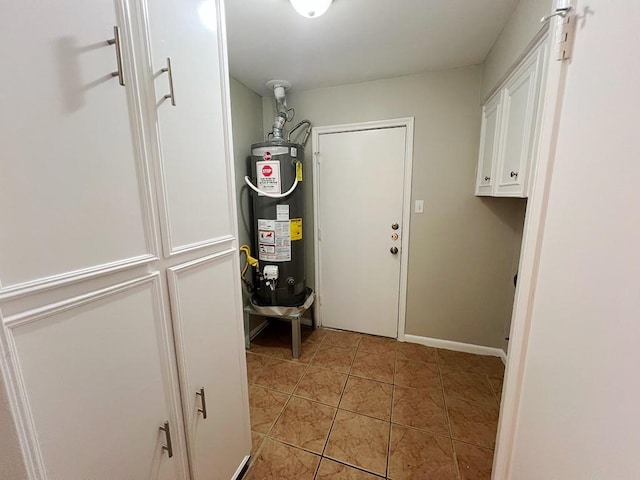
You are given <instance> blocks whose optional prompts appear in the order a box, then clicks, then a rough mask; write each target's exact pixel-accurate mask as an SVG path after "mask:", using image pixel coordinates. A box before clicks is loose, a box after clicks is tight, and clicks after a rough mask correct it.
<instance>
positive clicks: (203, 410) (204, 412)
mask: <svg viewBox="0 0 640 480" xmlns="http://www.w3.org/2000/svg"><path fill="white" fill-rule="evenodd" d="M196 395H198V396H199V397H200V401H201V402H202V408H199V409H198V411H199V412H200V413H202V418H203V419H205V420H206V419H207V399H206V397H205V396H204V387H202V388H201V389H200V391H199V392H196Z"/></svg>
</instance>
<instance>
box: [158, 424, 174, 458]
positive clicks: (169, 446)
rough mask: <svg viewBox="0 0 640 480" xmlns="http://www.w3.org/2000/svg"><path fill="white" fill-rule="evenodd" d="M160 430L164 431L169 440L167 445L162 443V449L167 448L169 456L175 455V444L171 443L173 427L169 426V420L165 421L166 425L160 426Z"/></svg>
mask: <svg viewBox="0 0 640 480" xmlns="http://www.w3.org/2000/svg"><path fill="white" fill-rule="evenodd" d="M160 430H162V431H163V432H164V437H165V439H166V441H167V444H166V445H162V449H163V450H166V451H167V453H168V454H169V458H171V457H173V445H172V444H171V429H170V428H169V422H164V425H163V426H161V427H160Z"/></svg>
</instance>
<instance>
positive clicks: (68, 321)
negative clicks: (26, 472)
mask: <svg viewBox="0 0 640 480" xmlns="http://www.w3.org/2000/svg"><path fill="white" fill-rule="evenodd" d="M160 299H161V291H160V277H159V275H158V274H157V273H156V274H151V275H145V276H144V277H142V278H140V279H135V280H133V281H130V282H126V283H123V284H118V285H113V286H110V287H108V288H105V289H101V290H99V291H95V292H92V293H91V294H89V295H86V296H79V297H76V298H72V299H69V300H65V301H64V302H62V303H60V304H58V305H50V306H47V307H46V308H45V309H44V310H42V311H32V312H29V313H28V314H27V315H23V316H21V317H18V318H9V319H8V321H7V322H5V325H6V326H7V327H8V339H9V342H10V344H11V345H12V347H13V349H14V351H15V355H16V357H17V358H18V359H19V361H20V371H19V375H20V378H21V380H22V383H23V385H24V387H23V391H24V395H25V398H26V400H27V401H28V414H29V416H30V419H31V420H32V422H33V431H34V434H35V439H34V440H35V441H34V447H35V448H37V451H38V454H39V457H40V458H41V462H40V465H39V467H40V468H38V469H37V470H39V473H38V475H36V476H35V478H50V479H61V480H62V479H73V478H77V479H81V478H91V479H92V480H110V479H114V478H122V479H131V480H133V479H136V478H152V479H159V480H160V479H162V480H170V479H180V478H185V476H184V475H185V472H186V468H185V467H186V456H185V455H184V447H183V445H184V443H183V442H182V441H181V439H180V435H179V432H178V431H177V425H179V424H180V422H179V417H180V410H179V406H178V405H177V402H175V401H174V399H173V398H172V396H171V395H167V392H170V391H171V390H172V389H175V388H177V385H176V384H175V383H174V381H173V379H172V378H171V375H169V372H170V367H169V366H170V363H169V359H170V354H171V351H170V349H169V348H168V347H167V339H168V338H169V337H168V331H170V326H169V325H168V320H169V319H168V318H167V317H166V316H165V315H164V312H163V311H162V309H161V308H160V305H161V301H160ZM165 421H166V422H167V424H168V425H169V433H168V434H167V435H169V434H172V438H171V440H172V448H173V452H172V454H173V457H172V458H169V457H168V455H167V454H166V452H163V449H162V445H163V444H165V445H166V442H167V438H168V437H166V436H165V432H164V431H161V430H160V429H159V426H160V425H161V424H163V422H165ZM171 429H173V432H172V431H171Z"/></svg>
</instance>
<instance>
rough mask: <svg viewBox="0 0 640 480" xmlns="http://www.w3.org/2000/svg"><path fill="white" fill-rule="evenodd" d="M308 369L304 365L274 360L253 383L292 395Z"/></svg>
mask: <svg viewBox="0 0 640 480" xmlns="http://www.w3.org/2000/svg"><path fill="white" fill-rule="evenodd" d="M306 368H307V367H306V366H305V365H302V364H296V363H293V362H285V361H283V360H278V359H275V358H272V359H271V360H270V361H269V363H267V365H266V366H264V367H263V368H262V370H261V371H260V373H259V374H258V376H257V377H256V379H255V381H254V382H253V383H254V384H255V385H259V386H261V387H266V388H272V389H273V390H278V391H279V392H284V393H291V392H293V389H294V388H295V386H296V384H297V383H298V381H299V380H300V378H302V375H303V374H304V372H305V370H306Z"/></svg>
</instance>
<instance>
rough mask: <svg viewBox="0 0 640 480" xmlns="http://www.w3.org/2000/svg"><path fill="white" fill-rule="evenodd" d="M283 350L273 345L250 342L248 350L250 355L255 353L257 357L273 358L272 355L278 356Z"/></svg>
mask: <svg viewBox="0 0 640 480" xmlns="http://www.w3.org/2000/svg"><path fill="white" fill-rule="evenodd" d="M283 349H284V347H281V346H275V345H260V344H257V343H254V342H251V348H250V349H249V352H250V353H255V354H258V355H264V356H266V357H273V356H274V355H277V354H279V352H281V351H282V350H283Z"/></svg>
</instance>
